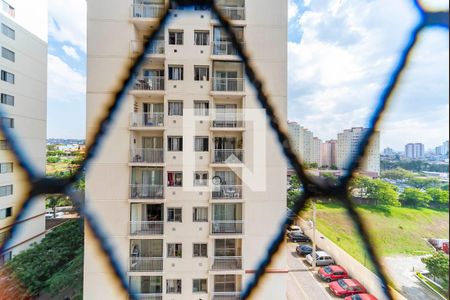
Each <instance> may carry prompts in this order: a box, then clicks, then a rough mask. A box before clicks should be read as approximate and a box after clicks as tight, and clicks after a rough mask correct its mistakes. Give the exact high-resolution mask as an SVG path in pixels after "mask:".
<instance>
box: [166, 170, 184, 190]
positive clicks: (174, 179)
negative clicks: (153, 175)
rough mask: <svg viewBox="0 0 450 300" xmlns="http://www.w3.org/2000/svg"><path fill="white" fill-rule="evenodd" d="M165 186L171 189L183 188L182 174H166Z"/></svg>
mask: <svg viewBox="0 0 450 300" xmlns="http://www.w3.org/2000/svg"><path fill="white" fill-rule="evenodd" d="M167 186H171V187H181V186H183V173H182V172H168V173H167Z"/></svg>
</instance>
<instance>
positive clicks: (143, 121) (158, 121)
mask: <svg viewBox="0 0 450 300" xmlns="http://www.w3.org/2000/svg"><path fill="white" fill-rule="evenodd" d="M130 125H131V127H134V128H139V127H149V128H151V127H164V113H162V112H161V113H132V114H131V124H130Z"/></svg>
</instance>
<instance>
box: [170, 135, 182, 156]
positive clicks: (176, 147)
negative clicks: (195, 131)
mask: <svg viewBox="0 0 450 300" xmlns="http://www.w3.org/2000/svg"><path fill="white" fill-rule="evenodd" d="M168 142H169V144H168V147H169V151H171V152H181V151H183V138H182V137H179V136H169V137H168Z"/></svg>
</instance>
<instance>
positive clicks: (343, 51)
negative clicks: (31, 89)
mask: <svg viewBox="0 0 450 300" xmlns="http://www.w3.org/2000/svg"><path fill="white" fill-rule="evenodd" d="M444 2H445V1H438V0H433V1H431V0H430V1H428V2H427V3H429V4H430V5H431V6H433V7H438V5H444V7H443V8H447V6H448V3H444ZM445 5H447V6H445ZM49 7H50V12H49V99H48V100H49V101H48V136H49V137H65V138H84V132H85V103H84V102H85V78H86V19H85V18H86V16H85V15H86V12H85V10H86V1H85V0H50V5H49ZM416 21H417V14H416V12H415V11H414V10H413V8H412V5H411V0H396V1H391V0H289V46H288V48H289V67H288V69H289V71H288V72H289V76H288V78H289V83H288V84H289V119H290V120H292V121H297V122H299V123H300V124H302V125H304V126H305V127H307V128H309V129H311V130H312V131H313V132H314V133H315V135H316V136H318V137H319V138H321V139H323V140H326V139H331V138H335V137H336V134H337V133H338V132H339V131H341V130H343V129H346V128H350V127H352V126H364V125H367V120H368V117H369V113H370V111H371V110H372V109H373V107H374V106H375V104H376V100H377V99H378V97H379V95H380V92H381V90H382V88H383V86H384V84H385V83H386V81H387V79H388V75H389V74H390V71H391V70H392V68H393V66H394V64H395V62H396V58H397V57H398V54H399V51H400V50H401V49H402V47H403V45H404V44H405V43H406V40H407V37H408V32H409V31H410V30H411V28H412V26H413V25H414V24H415V22H416ZM448 55H449V53H448V32H447V31H443V30H438V29H434V30H429V31H428V32H427V33H426V34H425V35H423V37H422V39H421V40H420V44H419V47H417V49H416V51H415V52H414V56H413V59H412V60H411V64H410V68H409V69H408V72H407V73H406V74H405V76H404V77H403V79H402V82H401V83H402V84H401V86H400V88H399V89H398V91H397V93H396V94H395V96H394V104H393V105H392V107H391V109H390V112H389V113H388V114H387V115H386V117H385V119H384V122H383V126H382V131H381V146H382V147H386V146H391V147H394V148H396V149H399V150H401V149H402V147H403V145H404V144H406V143H409V142H423V143H425V145H426V147H430V148H431V147H434V146H437V145H439V144H441V143H442V142H443V141H444V140H446V139H448V134H449V133H448V109H449V105H448V94H449V85H448V82H449V77H448V71H449V70H448V63H449V62H448Z"/></svg>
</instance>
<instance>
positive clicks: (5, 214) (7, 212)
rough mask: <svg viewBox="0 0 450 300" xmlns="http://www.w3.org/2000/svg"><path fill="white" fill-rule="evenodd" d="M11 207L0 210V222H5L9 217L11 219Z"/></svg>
mask: <svg viewBox="0 0 450 300" xmlns="http://www.w3.org/2000/svg"><path fill="white" fill-rule="evenodd" d="M12 210H13V208H12V207H6V208H2V209H0V220H5V219H7V218H9V217H12Z"/></svg>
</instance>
